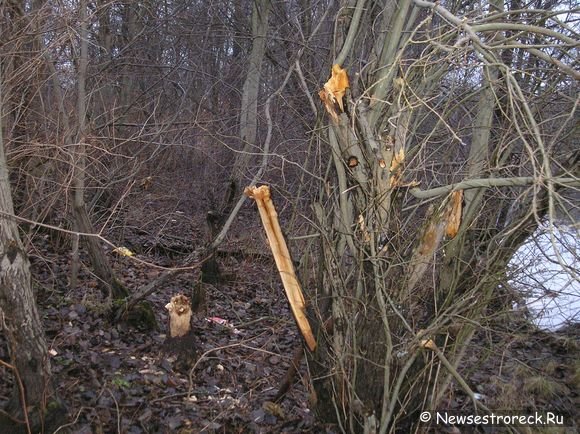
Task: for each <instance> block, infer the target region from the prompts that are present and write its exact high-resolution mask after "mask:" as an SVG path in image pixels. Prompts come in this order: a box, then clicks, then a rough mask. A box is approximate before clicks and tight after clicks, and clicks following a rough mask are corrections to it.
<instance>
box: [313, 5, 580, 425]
mask: <svg viewBox="0 0 580 434" xmlns="http://www.w3.org/2000/svg"><path fill="white" fill-rule="evenodd" d="M479 7H480V6H479V4H478V5H475V4H471V3H465V4H460V3H452V2H451V3H449V4H447V3H431V2H427V1H423V0H402V1H398V2H393V1H386V2H374V1H366V0H359V1H357V2H345V4H344V8H345V9H344V10H345V11H346V10H348V15H347V17H346V18H345V17H341V20H342V21H343V22H344V21H346V22H348V26H347V27H346V32H345V34H344V35H341V34H336V35H335V39H336V40H338V41H342V42H341V45H340V46H339V47H340V49H339V50H338V52H337V54H336V55H335V58H334V62H333V63H334V64H336V66H335V67H333V68H332V77H331V79H330V80H329V81H328V82H327V83H326V85H325V87H324V89H323V90H321V94H320V95H321V98H322V100H323V102H324V104H325V108H326V111H327V112H328V115H329V126H328V129H327V134H328V136H327V137H326V138H324V139H322V140H323V141H324V142H326V146H327V148H326V149H327V153H328V155H329V158H330V162H329V164H330V165H331V166H332V168H333V172H331V173H332V175H331V176H327V177H325V179H324V180H325V182H324V185H323V186H321V188H320V193H319V197H320V200H319V201H318V202H317V203H315V204H314V214H315V218H316V223H317V224H316V228H317V231H318V233H319V234H320V239H321V244H320V249H321V252H322V255H321V257H322V261H321V264H320V266H321V271H320V276H322V277H321V280H319V284H318V285H319V289H318V292H317V293H316V294H314V295H313V298H314V299H315V302H314V306H313V308H314V309H313V310H314V311H316V312H317V315H319V323H320V324H321V325H320V332H319V336H320V338H319V348H318V350H317V351H316V352H315V353H314V354H312V355H311V357H310V365H309V366H310V370H311V374H312V380H313V384H314V390H315V400H316V402H317V405H316V409H317V414H318V415H319V417H320V418H321V419H322V420H324V421H329V422H335V423H337V424H338V425H339V427H340V429H341V430H342V431H343V432H363V431H364V432H380V433H385V432H391V431H395V430H396V431H400V432H411V431H412V430H415V429H418V427H419V419H418V414H419V412H420V411H424V410H434V409H437V408H438V406H439V405H440V404H441V400H442V397H443V396H444V394H445V391H446V390H447V387H448V386H449V384H450V382H451V381H455V382H456V384H457V385H458V387H460V388H461V389H463V392H464V393H465V394H466V395H467V396H469V397H470V398H471V399H472V400H473V405H474V406H476V407H477V408H478V409H479V410H483V411H485V410H486V407H485V406H484V405H483V404H482V403H480V402H478V401H477V400H476V399H475V398H474V392H473V390H472V388H470V386H469V385H468V384H467V383H466V382H465V380H464V379H463V378H462V377H461V375H460V374H459V371H458V366H459V363H460V362H461V360H462V356H463V355H464V353H465V351H466V349H467V347H468V345H469V342H470V340H471V339H472V338H473V336H474V334H475V333H476V332H477V330H478V327H477V324H480V323H482V322H483V321H485V318H486V317H487V314H488V306H489V305H490V303H491V301H492V300H494V298H496V297H497V296H498V291H499V288H500V286H501V284H504V285H505V284H506V282H507V276H506V265H507V263H508V261H509V259H510V258H511V257H512V256H513V254H514V253H515V251H516V250H517V248H518V247H519V246H520V245H521V244H522V243H523V242H524V240H525V239H526V237H528V236H529V235H530V234H531V233H533V231H534V230H535V228H536V227H537V226H538V224H540V222H541V221H542V220H543V219H544V218H548V221H549V222H550V223H549V224H550V225H551V224H553V215H554V209H555V208H556V207H558V206H559V205H561V206H564V204H565V201H564V200H563V199H562V196H561V192H562V191H563V190H564V189H565V188H570V187H572V188H577V187H578V186H579V182H578V177H577V176H578V172H577V170H578V154H577V151H573V147H572V146H570V144H569V143H570V142H569V140H568V138H569V136H568V133H567V130H568V129H569V128H570V127H571V122H572V119H574V117H575V112H576V108H577V104H578V99H577V95H576V94H575V89H576V81H575V80H577V79H578V73H577V72H576V71H574V70H573V68H571V65H572V64H574V62H576V60H574V59H575V57H574V53H577V48H578V42H577V40H575V39H574V37H572V36H571V35H570V31H569V29H568V27H567V26H566V25H562V26H560V22H559V20H557V19H554V20H553V22H550V26H548V25H547V24H546V23H547V22H548V21H549V18H548V17H549V16H551V13H550V12H549V8H546V10H541V8H540V10H538V11H535V12H534V13H532V14H531V15H527V12H525V11H523V10H516V11H510V13H509V14H508V13H507V12H506V11H504V10H503V3H502V2H499V3H498V2H495V1H492V2H490V3H489V4H486V5H485V6H484V7H481V9H478V8H479ZM524 15H525V16H526V18H527V19H528V23H530V25H529V26H523V25H522V24H520V23H519V20H520V19H522V17H523V16H524ZM368 23H375V26H374V27H371V26H368ZM377 23H379V24H377ZM377 26H378V27H377ZM371 28H372V29H373V30H372V35H371V34H370V32H371V30H370V29H371ZM516 29H517V31H518V32H520V33H518V36H516V37H515V39H514V38H513V37H512V39H510V38H508V37H507V34H508V33H507V32H509V31H510V30H516ZM571 33H572V34H573V33H574V32H573V31H572V32H571ZM518 38H533V39H535V40H536V42H535V45H534V46H526V45H525V44H523V43H519V42H518V41H517V39H518ZM547 52H550V53H551V54H550V56H548V55H547ZM518 56H519V57H523V58H524V59H526V61H525V62H524V64H526V65H533V66H529V67H528V66H522V65H521V64H520V65H517V64H516V65H514V64H513V63H510V62H513V59H515V58H518ZM506 62H508V63H506ZM540 65H541V66H540ZM341 67H344V68H346V70H348V74H349V76H350V82H347V81H346V80H345V79H346V75H345V74H346V70H343V69H342V68H341ZM515 68H521V70H517V71H516V72H514V69H515ZM329 69H330V68H329ZM545 71H550V73H549V74H546V73H545ZM520 75H521V76H522V77H527V78H528V79H530V80H531V81H532V82H534V86H537V87H535V89H534V90H532V89H531V88H529V87H528V86H527V85H525V84H524V83H522V82H521V81H520V80H519V79H518V77H519V76H520ZM555 82H557V83H559V86H560V89H559V90H556V89H554V87H553V85H551V83H555ZM349 89H350V91H349ZM559 94H566V95H569V97H567V100H568V101H569V102H568V104H567V106H566V108H563V107H562V108H561V110H558V109H556V110H555V111H554V112H551V113H546V112H544V113H543V115H544V118H542V119H540V111H539V107H541V106H542V104H543V103H545V101H546V100H554V99H556V98H558V97H557V95H559ZM548 131H550V132H549V133H548ZM548 134H555V135H554V136H552V137H551V138H550V139H548ZM515 158H519V162H518V164H516V165H515V166H514V165H513V162H514V159H515ZM559 202H560V203H559ZM508 209H509V210H510V211H509V212H507V211H506V210H508ZM314 256H315V255H314ZM308 267H309V265H307V268H308ZM308 278H309V277H308V276H306V279H308ZM313 278H314V277H313V276H310V279H313ZM502 296H503V297H505V298H506V301H505V303H506V304H505V305H506V306H509V305H510V303H509V301H507V300H509V295H506V294H503V295H502ZM322 324H324V326H322Z"/></svg>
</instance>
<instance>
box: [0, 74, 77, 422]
mask: <svg viewBox="0 0 580 434" xmlns="http://www.w3.org/2000/svg"><path fill="white" fill-rule="evenodd" d="M2 97H3V95H2V76H1V74H0V101H2ZM0 113H2V107H0ZM0 213H1V214H0V252H1V253H0V255H1V256H0V326H2V327H3V332H4V335H5V337H6V340H7V342H8V349H9V352H10V359H11V363H12V365H11V366H9V368H11V369H13V371H14V375H15V381H14V393H13V396H12V399H11V401H10V402H9V403H8V406H7V408H6V411H7V413H8V415H10V418H9V417H6V415H4V414H2V415H0V431H1V432H6V433H8V432H10V433H19V432H29V433H30V432H45V431H47V432H52V431H53V430H54V429H55V428H57V427H58V426H59V425H60V424H61V423H62V418H63V417H64V415H65V413H66V411H65V409H64V406H63V405H62V404H61V403H60V402H59V400H58V398H57V396H56V392H55V387H54V384H53V382H52V378H51V372H50V360H49V356H48V351H47V346H46V341H45V339H44V331H43V329H42V324H41V322H40V317H39V315H38V311H37V309H36V303H35V300H34V294H33V293H32V287H31V281H30V270H29V266H30V264H29V262H28V256H27V254H26V252H25V251H24V247H23V245H22V242H21V240H20V236H19V234H18V228H17V226H16V222H15V221H14V219H13V217H12V216H13V215H14V207H13V204H12V195H11V192H10V184H9V180H8V169H7V165H6V158H5V154H4V143H3V135H2V123H1V122H0ZM2 364H4V365H6V364H5V363H4V362H3V363H2ZM11 418H14V419H11Z"/></svg>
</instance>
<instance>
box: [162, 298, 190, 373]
mask: <svg viewBox="0 0 580 434" xmlns="http://www.w3.org/2000/svg"><path fill="white" fill-rule="evenodd" d="M165 308H166V309H167V310H168V311H169V333H168V335H167V338H166V340H165V343H164V344H163V347H164V350H165V352H166V353H168V354H171V355H173V356H175V357H176V359H177V360H176V368H177V369H179V370H189V368H191V367H192V366H193V364H194V363H195V361H196V351H195V346H196V345H195V337H194V335H193V332H192V330H191V301H190V299H189V297H186V296H185V295H183V294H177V295H175V296H173V297H171V301H170V302H169V303H167V304H166V305H165Z"/></svg>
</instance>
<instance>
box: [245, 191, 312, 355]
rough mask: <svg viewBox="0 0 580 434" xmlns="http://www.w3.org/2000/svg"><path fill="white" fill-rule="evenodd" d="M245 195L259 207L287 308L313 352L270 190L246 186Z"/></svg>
mask: <svg viewBox="0 0 580 434" xmlns="http://www.w3.org/2000/svg"><path fill="white" fill-rule="evenodd" d="M245 193H246V195H247V196H248V197H251V198H253V199H254V200H255V201H256V203H257V204H258V211H259V212H260V217H261V218H262V224H263V225H264V229H266V235H267V236H268V242H269V243H270V248H271V249H272V254H273V255H274V260H275V261H276V266H277V267H278V271H279V272H280V277H281V278H282V284H283V285H284V289H285V291H286V296H287V297H288V301H289V302H290V308H291V309H292V313H293V314H294V318H295V319H296V323H297V324H298V328H299V329H300V332H301V333H302V336H304V339H305V341H306V345H308V348H309V349H310V351H314V350H315V349H316V340H315V339H314V335H313V333H312V328H311V327H310V323H309V322H308V318H307V317H306V302H305V301H304V295H303V294H302V289H301V288H300V283H299V282H298V278H297V277H296V273H295V272H294V265H293V264H292V259H291V258H290V252H289V251H288V246H287V245H286V240H285V239H284V235H283V234H282V229H281V228H280V223H279V222H278V214H277V213H276V209H275V208H274V203H273V202H272V199H271V197H270V187H268V186H267V185H262V186H260V187H246V189H245Z"/></svg>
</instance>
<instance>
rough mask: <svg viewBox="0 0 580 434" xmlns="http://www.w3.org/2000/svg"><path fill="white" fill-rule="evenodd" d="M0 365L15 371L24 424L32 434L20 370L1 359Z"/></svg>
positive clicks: (29, 433)
mask: <svg viewBox="0 0 580 434" xmlns="http://www.w3.org/2000/svg"><path fill="white" fill-rule="evenodd" d="M0 365H3V366H5V367H7V368H8V369H12V370H13V371H14V376H15V377H16V382H17V383H18V391H19V392H20V401H21V405H22V413H23V414H24V423H25V424H26V431H27V432H28V434H32V430H31V428H30V420H29V419H28V411H27V405H26V395H25V393H24V385H23V384H22V380H21V379H20V374H18V369H16V366H14V365H11V364H10V363H7V362H5V361H4V360H1V359H0Z"/></svg>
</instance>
